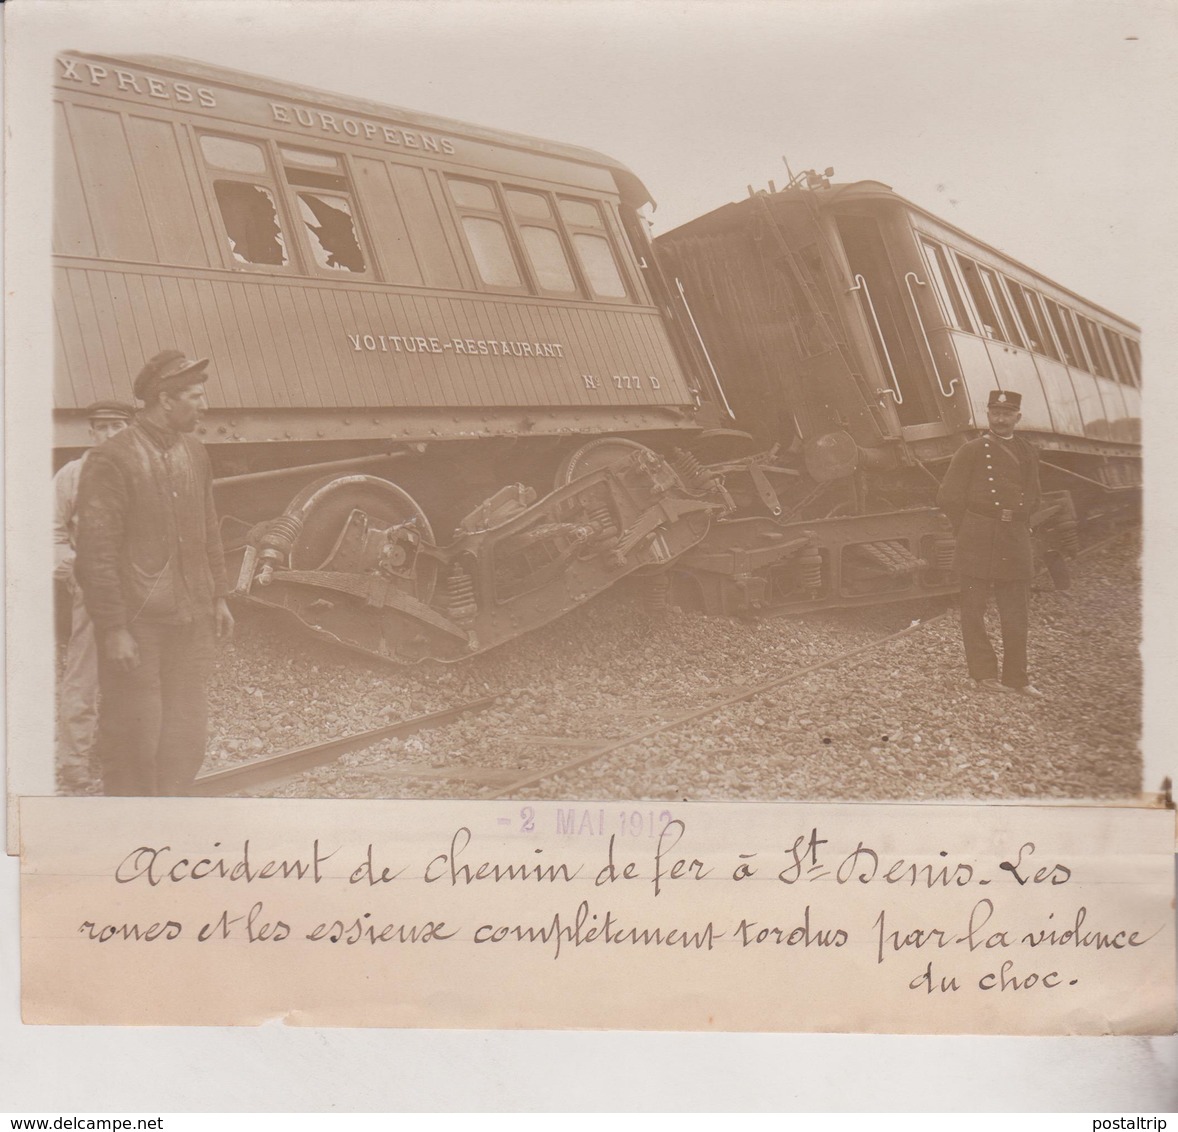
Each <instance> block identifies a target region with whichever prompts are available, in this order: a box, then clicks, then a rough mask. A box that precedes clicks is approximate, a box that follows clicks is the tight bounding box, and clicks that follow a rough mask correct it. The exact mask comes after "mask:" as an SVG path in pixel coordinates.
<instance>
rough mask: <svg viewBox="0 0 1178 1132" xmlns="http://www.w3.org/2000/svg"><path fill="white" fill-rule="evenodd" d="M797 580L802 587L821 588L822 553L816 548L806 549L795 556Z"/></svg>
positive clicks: (807, 588)
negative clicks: (803, 552)
mask: <svg viewBox="0 0 1178 1132" xmlns="http://www.w3.org/2000/svg"><path fill="white" fill-rule="evenodd" d="M797 565H798V582H799V583H800V584H801V586H802V588H803V589H806V590H820V589H822V555H821V554H819V553H818V551H816V550H808V551H806V553H805V554H799V555H798V558H797Z"/></svg>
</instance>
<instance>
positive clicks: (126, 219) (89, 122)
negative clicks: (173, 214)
mask: <svg viewBox="0 0 1178 1132" xmlns="http://www.w3.org/2000/svg"><path fill="white" fill-rule="evenodd" d="M69 117H70V126H71V129H70V133H71V135H72V137H73V141H74V146H75V149H76V150H77V153H78V156H79V158H80V160H81V166H82V167H83V168H85V169H86V171H87V175H86V184H85V189H86V196H87V199H89V200H92V201H102V202H105V203H104V205H103V206H102V207H98V206H97V205H92V207H91V209H90V222H91V223H92V224H93V226H94V232H95V236H96V238H97V244H98V254H99V255H100V256H103V257H105V258H107V259H120V260H138V261H140V262H143V263H155V262H157V261H158V257H157V255H156V250H155V242H154V241H153V240H152V237H151V229H150V227H149V225H148V222H147V211H146V209H145V208H144V205H143V198H142V197H141V196H140V193H139V181H138V178H137V177H136V176H135V163H134V161H133V160H132V158H131V150H130V147H129V146H128V144H127V135H126V133H125V132H124V130H123V119H122V117H121V116H120V115H119V114H117V113H114V112H112V111H110V110H95V109H93V108H91V107H89V106H71V107H70V111H69Z"/></svg>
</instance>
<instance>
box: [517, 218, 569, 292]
mask: <svg viewBox="0 0 1178 1132" xmlns="http://www.w3.org/2000/svg"><path fill="white" fill-rule="evenodd" d="M520 235H521V236H522V237H523V241H524V247H525V248H526V249H527V251H528V258H529V259H530V260H531V261H532V268H533V269H534V270H535V272H536V281H537V282H538V283H539V284H540V289H541V290H542V291H554V292H555V293H557V294H559V295H575V294H576V293H577V285H576V283H574V282H573V273H572V272H571V271H570V270H569V263H568V260H567V259H565V254H564V248H562V247H561V246H560V237H559V236H558V235H557V234H556V233H555V232H554V231H553V230H552V229H551V228H537V227H535V226H534V225H530V224H525V225H524V226H523V227H521V228H520Z"/></svg>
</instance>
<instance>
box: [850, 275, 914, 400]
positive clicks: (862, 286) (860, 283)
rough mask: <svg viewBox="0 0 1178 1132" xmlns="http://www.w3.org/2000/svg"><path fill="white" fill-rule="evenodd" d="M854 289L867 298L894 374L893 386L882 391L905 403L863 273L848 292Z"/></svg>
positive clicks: (868, 307) (882, 345) (880, 342)
mask: <svg viewBox="0 0 1178 1132" xmlns="http://www.w3.org/2000/svg"><path fill="white" fill-rule="evenodd" d="M852 291H862V292H863V294H864V296H865V297H866V299H867V309H868V310H869V311H870V312H871V321H872V322H874V323H875V333H876V335H877V336H878V337H879V344H880V346H881V347H882V348H883V354H884V360H885V361H886V362H887V363H888V372H889V373H890V374H891V375H892V386H891V388H890V389H881V390H879V392H880V393H889V394H891V396H892V397H893V398H894V399H895V402H896V404H897V405H903V404H904V394H903V393H901V392H900V379H899V378H898V377H896V368H895V366H893V365H892V355H891V354H889V353H888V344H887V342H885V341H884V336H883V331H882V330H881V329H880V325H879V319H878V318H876V315H875V303H873V302H872V301H871V288H870V287H868V286H867V280H866V279H864V278H863V276H862V275H856V276H855V285H854V286H853V287H848V288H847V294H848V295H849V294H850V293H851V292H852Z"/></svg>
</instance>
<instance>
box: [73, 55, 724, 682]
mask: <svg viewBox="0 0 1178 1132" xmlns="http://www.w3.org/2000/svg"><path fill="white" fill-rule="evenodd" d="M56 80H57V81H56V96H57V105H56V115H57V118H56V141H57V149H56V193H57V199H56V210H55V225H54V253H55V286H56V298H55V307H56V318H57V331H58V341H57V361H56V369H55V394H56V405H57V412H56V420H57V429H58V445H59V449H60V456H61V458H64V457H65V456H66V455H70V454H71V452H70V450H71V448H72V447H74V446H77V445H79V444H80V443H83V442H84V438H85V425H86V422H85V420H84V417H83V412H82V410H83V409H84V407H85V406H86V405H87V404H88V403H89V402H91V401H93V400H96V399H99V398H109V397H118V398H123V399H128V398H129V393H130V387H131V381H132V379H133V377H134V375H135V373H136V372H137V370H138V369H139V367H140V366H141V365H142V363H143V362H144V360H146V359H147V358H148V357H150V356H151V355H152V354H154V353H155V352H156V351H157V350H159V349H161V348H164V347H168V346H179V347H180V348H182V349H184V350H185V351H186V352H188V353H189V354H190V355H196V356H209V357H211V358H212V365H211V369H210V372H211V375H212V376H211V378H210V380H209V383H208V395H209V401H210V403H211V405H212V409H211V411H210V412H209V414H208V415H207V416H206V418H205V420H204V422H203V424H202V425H201V426H200V428H199V430H198V432H199V436H200V439H201V440H202V441H203V442H204V443H205V444H206V445H207V446H208V448H209V451H210V454H211V457H212V460H213V465H214V469H215V472H216V474H217V476H218V502H219V505H220V509H221V512H222V515H223V525H224V528H225V534H226V541H227V544H228V545H230V546H231V547H234V548H236V549H238V550H239V551H241V552H242V563H241V572H240V580H239V583H238V591H239V593H240V594H241V595H243V596H249V597H251V598H253V599H255V600H258V601H263V602H266V603H268V604H272V605H278V606H281V607H282V608H285V609H287V610H289V611H290V612H292V613H294V614H295V615H296V616H298V617H299V618H301V619H302V620H303V621H304V622H306V623H307V624H308V625H309V626H310V627H312V628H314V629H316V630H318V631H320V632H322V633H324V634H326V635H328V636H331V637H334V638H336V639H339V640H342V641H344V642H346V643H348V644H351V645H355V646H358V647H361V648H364V649H366V650H369V651H371V652H374V653H376V654H378V655H382V656H387V657H390V658H395V659H402V660H406V659H408V660H412V659H418V658H421V657H424V656H431V655H432V656H437V657H440V658H442V659H456V658H460V657H462V656H467V655H470V654H471V653H472V652H473V651H476V650H478V649H481V648H486V647H489V646H491V645H493V644H495V643H497V642H499V641H501V640H504V639H507V638H508V637H510V636H514V635H517V634H518V633H520V632H522V631H524V630H525V629H527V628H530V627H533V626H535V625H538V624H542V623H543V622H545V621H547V620H549V619H551V618H552V617H554V616H557V615H559V614H560V613H561V612H564V611H565V610H567V609H568V608H571V607H572V606H574V605H576V604H578V603H579V602H581V601H584V600H585V599H586V598H588V597H589V596H591V595H592V594H594V593H596V592H599V591H600V590H601V589H603V588H605V587H606V586H608V585H610V584H612V583H613V582H614V581H615V580H616V579H617V578H619V577H621V576H624V575H625V574H627V573H630V572H633V571H634V570H637V569H640V568H642V567H644V566H657V565H658V564H660V563H663V562H666V561H669V560H670V559H672V558H673V557H675V556H676V555H677V554H679V553H680V552H681V551H682V550H683V549H684V548H685V547H687V546H689V545H691V544H692V543H693V542H695V541H697V540H698V539H699V538H700V537H702V535H703V533H704V532H705V531H706V530H707V527H708V523H709V521H710V518H711V516H712V515H713V514H716V513H718V512H720V511H722V510H723V509H724V507H725V502H724V500H723V498H722V494H721V493H717V492H716V491H715V490H713V489H712V485H711V483H710V481H706V479H700V478H699V477H698V474H697V466H696V465H694V464H693V463H691V462H689V463H688V464H687V465H686V468H685V470H684V471H683V472H682V474H678V473H676V472H675V471H674V470H673V469H672V468H671V466H670V465H669V464H668V463H667V462H666V461H665V460H664V459H662V458H661V457H660V456H658V455H656V454H655V452H654V451H653V450H652V449H654V448H657V449H658V450H660V451H662V452H667V453H673V452H674V451H675V449H676V446H677V445H678V444H679V443H684V442H685V439H686V438H689V437H691V436H694V435H696V434H698V433H699V432H700V431H701V429H703V428H704V427H705V426H707V425H709V424H714V423H716V422H717V421H718V419H719V418H718V416H717V414H716V412H715V410H714V408H713V403H714V400H715V397H714V395H713V393H712V392H711V391H709V390H707V389H706V388H704V387H701V385H700V383H699V382H697V380H696V379H695V377H694V376H693V375H692V372H691V370H690V369H689V368H687V366H685V364H684V359H688V361H689V360H690V349H691V347H690V346H689V345H687V344H685V343H684V342H682V341H680V342H679V343H678V346H679V349H678V350H676V348H675V345H674V344H673V340H674V339H675V338H676V337H677V336H680V337H681V335H680V331H679V330H678V328H677V325H676V322H675V321H674V319H673V318H668V317H667V312H665V311H663V310H661V309H660V306H659V302H660V299H661V300H662V302H664V303H666V299H665V298H664V297H661V296H660V295H659V294H658V291H659V287H660V281H659V279H658V277H657V273H656V272H655V270H654V266H653V259H652V257H651V256H650V252H649V240H648V237H647V235H646V231H645V227H644V225H643V222H642V221H641V220H640V218H639V216H638V211H637V210H638V209H639V208H640V207H641V206H642V205H644V204H645V203H647V201H648V193H647V192H646V190H645V188H644V187H643V186H642V184H641V183H640V182H639V181H638V179H637V178H636V177H635V176H634V175H633V174H632V173H630V172H629V171H628V170H626V169H625V168H623V167H622V166H621V165H619V164H618V163H617V162H615V161H613V160H612V159H610V158H608V157H605V156H603V155H601V154H598V153H593V152H591V151H589V150H585V149H579V148H576V147H573V146H567V145H560V144H557V143H553V142H547V141H541V140H538V139H534V138H526V137H521V136H518V135H514V134H508V133H502V132H499V131H493V130H489V129H484V128H481V127H476V126H472V125H469V124H465V123H460V122H454V121H448V120H444V119H440V118H435V117H430V116H427V115H422V114H417V113H411V112H409V111H405V110H400V109H394V108H391V107H386V106H379V105H375V104H373V103H369V102H365V101H360V100H357V99H346V98H342V97H339V96H336V95H329V94H324V93H321V92H317V91H311V90H307V89H304V88H301V87H296V86H291V85H287V84H283V83H279V82H271V81H269V80H262V79H258V78H256V77H253V76H248V75H242V74H238V73H236V72H231V71H226V70H222V69H219V68H214V67H209V66H204V65H200V64H196V63H190V62H186V61H180V60H174V59H165V58H154V57H133V58H125V59H115V58H109V57H104V56H94V55H84V54H79V53H69V54H63V55H62V56H60V57H59V59H58V60H57V75H56ZM705 380H706V371H705ZM639 441H641V443H638V442H639ZM693 475H694V476H695V478H696V479H697V480H698V484H697V486H696V487H693V486H692V482H691V481H692V478H693ZM554 485H555V487H556V488H557V490H556V491H555V492H553V487H554ZM697 488H698V489H697Z"/></svg>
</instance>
